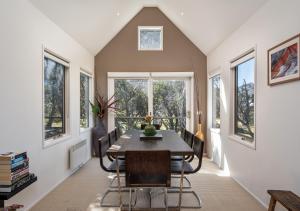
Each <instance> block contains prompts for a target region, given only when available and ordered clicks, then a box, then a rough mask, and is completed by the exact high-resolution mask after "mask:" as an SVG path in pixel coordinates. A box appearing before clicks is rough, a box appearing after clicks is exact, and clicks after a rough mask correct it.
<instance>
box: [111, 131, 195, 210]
mask: <svg viewBox="0 0 300 211" xmlns="http://www.w3.org/2000/svg"><path fill="white" fill-rule="evenodd" d="M142 134H143V130H137V129H132V130H128V131H127V132H126V133H125V134H123V135H122V136H121V137H120V138H119V139H118V140H117V141H116V142H115V143H114V146H117V147H118V149H116V148H115V147H110V148H109V149H108V150H107V151H106V154H107V155H108V156H113V157H116V158H117V159H116V161H117V179H118V187H119V196H120V204H121V203H122V198H121V185H120V172H119V167H118V165H119V164H118V157H120V156H125V152H126V151H159V150H168V151H170V154H171V156H181V157H182V166H183V165H184V158H185V156H192V155H193V153H194V151H193V149H192V148H191V147H190V146H189V145H188V144H187V143H186V142H185V141H184V140H183V139H182V138H181V137H180V135H179V134H178V133H176V131H174V130H158V131H157V134H159V135H160V136H161V139H160V140H157V139H156V138H154V139H153V140H151V138H149V139H148V140H142V139H141V136H143V135H142ZM183 177H184V167H182V171H181V176H180V192H179V201H178V202H179V204H178V207H179V209H180V207H181V198H182V188H183Z"/></svg>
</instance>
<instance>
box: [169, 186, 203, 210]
mask: <svg viewBox="0 0 300 211" xmlns="http://www.w3.org/2000/svg"><path fill="white" fill-rule="evenodd" d="M169 193H171V194H172V193H179V191H178V190H170V191H169ZM190 193H191V194H193V195H194V197H195V199H196V200H197V203H198V204H197V205H195V206H187V205H182V204H181V208H187V209H189V208H191V209H199V208H201V207H202V201H201V199H200V197H199V196H198V194H197V193H196V192H195V191H182V195H183V194H190Z"/></svg>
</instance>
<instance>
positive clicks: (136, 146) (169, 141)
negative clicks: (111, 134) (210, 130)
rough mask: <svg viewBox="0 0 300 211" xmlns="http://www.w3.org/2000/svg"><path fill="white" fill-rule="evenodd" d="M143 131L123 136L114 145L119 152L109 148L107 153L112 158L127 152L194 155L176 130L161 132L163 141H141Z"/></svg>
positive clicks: (133, 131)
mask: <svg viewBox="0 0 300 211" xmlns="http://www.w3.org/2000/svg"><path fill="white" fill-rule="evenodd" d="M142 133H143V131H142V130H129V131H127V132H126V133H125V134H124V135H122V136H121V137H120V138H119V139H118V140H117V142H116V143H114V145H118V146H120V147H121V148H120V149H119V150H115V149H111V148H109V149H108V150H107V151H106V153H107V155H110V156H124V155H125V152H126V151H158V150H169V151H170V153H171V155H172V156H186V155H193V153H194V152H193V150H192V148H191V147H190V146H189V145H188V144H187V143H185V142H184V140H183V139H182V138H181V137H180V136H179V135H178V134H177V133H176V132H175V131H174V130H160V131H157V133H159V134H162V139H161V140H140V134H142Z"/></svg>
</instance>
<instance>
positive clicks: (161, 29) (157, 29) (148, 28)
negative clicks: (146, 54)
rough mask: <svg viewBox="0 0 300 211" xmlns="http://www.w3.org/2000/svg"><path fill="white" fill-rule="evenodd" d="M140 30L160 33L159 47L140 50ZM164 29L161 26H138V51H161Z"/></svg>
mask: <svg viewBox="0 0 300 211" xmlns="http://www.w3.org/2000/svg"><path fill="white" fill-rule="evenodd" d="M141 30H145V31H146V30H149V31H150V30H151V31H159V32H160V46H159V48H141V40H140V33H141ZM163 33H164V27H163V26H138V51H163V46H164V44H163V43H164V35H163Z"/></svg>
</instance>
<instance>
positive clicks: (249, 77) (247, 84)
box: [232, 52, 255, 146]
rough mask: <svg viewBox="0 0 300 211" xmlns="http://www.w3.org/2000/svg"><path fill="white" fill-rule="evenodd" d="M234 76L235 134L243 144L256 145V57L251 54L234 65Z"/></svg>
mask: <svg viewBox="0 0 300 211" xmlns="http://www.w3.org/2000/svg"><path fill="white" fill-rule="evenodd" d="M232 70H233V73H234V74H233V75H234V92H233V93H234V97H233V99H234V115H233V127H232V128H233V133H234V135H235V136H237V137H239V138H240V140H241V142H245V143H248V144H250V145H252V146H254V143H255V55H254V52H251V53H249V54H247V55H245V56H243V57H241V58H239V59H238V60H236V61H235V62H233V63H232Z"/></svg>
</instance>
